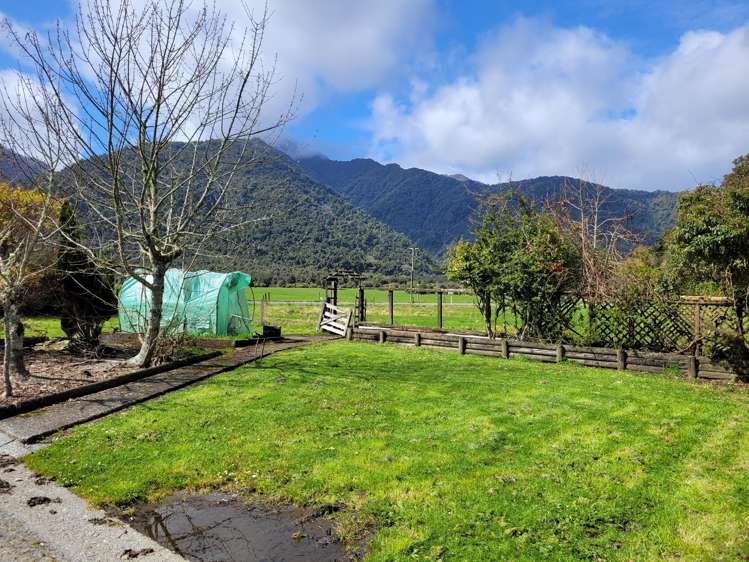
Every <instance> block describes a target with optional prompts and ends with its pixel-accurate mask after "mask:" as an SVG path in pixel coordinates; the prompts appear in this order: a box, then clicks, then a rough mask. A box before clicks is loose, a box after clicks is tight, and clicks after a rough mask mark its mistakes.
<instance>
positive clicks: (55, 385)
mask: <svg viewBox="0 0 749 562" xmlns="http://www.w3.org/2000/svg"><path fill="white" fill-rule="evenodd" d="M133 354H134V352H133V351H132V350H128V349H125V348H122V349H117V348H106V349H103V350H100V352H99V353H98V357H91V356H85V355H83V354H79V353H72V352H68V351H64V350H44V349H40V348H39V347H38V346H37V348H35V349H33V350H29V351H27V352H26V353H25V354H24V358H25V360H26V367H27V368H28V370H29V372H30V373H31V376H29V377H28V378H26V379H23V378H20V377H14V379H13V396H11V397H10V398H2V397H0V406H11V405H18V404H22V403H23V402H27V401H28V400H32V399H36V398H42V397H44V396H49V395H50V394H56V393H58V392H62V391H64V390H70V389H72V388H77V387H79V386H85V385H87V384H92V383H95V382H99V381H103V380H107V379H110V378H112V377H117V376H120V375H124V374H126V373H129V372H132V371H134V370H135V367H133V366H132V365H128V364H127V363H126V362H125V359H127V358H128V357H132V355H133Z"/></svg>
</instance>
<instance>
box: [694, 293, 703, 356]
mask: <svg viewBox="0 0 749 562" xmlns="http://www.w3.org/2000/svg"><path fill="white" fill-rule="evenodd" d="M701 337H702V308H701V307H700V303H695V305H694V342H695V344H694V354H695V355H699V354H700V338H701Z"/></svg>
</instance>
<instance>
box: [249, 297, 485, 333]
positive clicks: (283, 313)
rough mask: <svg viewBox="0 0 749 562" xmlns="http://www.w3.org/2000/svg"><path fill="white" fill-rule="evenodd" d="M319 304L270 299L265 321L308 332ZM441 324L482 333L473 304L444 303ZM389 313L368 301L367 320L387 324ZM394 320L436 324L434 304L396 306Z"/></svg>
mask: <svg viewBox="0 0 749 562" xmlns="http://www.w3.org/2000/svg"><path fill="white" fill-rule="evenodd" d="M321 306H322V305H318V304H303V303H293V304H279V303H274V302H271V303H269V304H267V305H266V307H265V323H266V324H273V325H279V326H281V327H282V330H283V333H284V334H288V335H291V334H296V335H309V334H314V333H316V331H317V324H318V322H319V320H320V307H321ZM259 314H260V307H259V305H258V306H257V307H256V308H255V315H256V316H255V317H256V318H257V321H258V322H259V321H260V316H259ZM442 314H443V316H442V322H443V327H444V328H446V329H448V330H462V331H466V330H468V331H478V332H483V326H484V324H483V319H482V318H481V313H480V312H479V310H478V309H477V308H476V307H475V306H472V305H465V304H461V305H457V304H456V305H445V306H444V308H443V313H442ZM387 320H388V312H387V305H385V304H381V303H380V304H377V303H375V304H372V303H370V304H368V305H367V321H368V322H377V323H387ZM395 323H396V324H397V325H400V326H421V327H427V328H434V327H436V326H437V307H436V306H435V305H429V304H425V305H411V304H408V303H397V304H396V305H395Z"/></svg>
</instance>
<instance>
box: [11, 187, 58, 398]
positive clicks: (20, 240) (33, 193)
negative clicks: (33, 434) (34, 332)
mask: <svg viewBox="0 0 749 562" xmlns="http://www.w3.org/2000/svg"><path fill="white" fill-rule="evenodd" d="M52 212H53V204H52V198H51V197H49V196H48V195H47V194H44V193H42V192H40V191H38V190H25V189H22V188H17V187H11V186H8V185H4V184H0V306H2V308H3V322H4V325H5V349H4V354H3V391H4V394H5V396H6V397H8V396H12V394H13V385H12V382H11V381H12V376H13V375H14V374H16V375H19V376H21V377H22V378H25V377H27V376H28V371H27V370H26V366H25V363H24V360H23V337H24V325H23V322H22V321H21V319H20V316H19V303H20V301H21V299H22V297H23V291H24V289H25V288H26V287H27V286H28V285H29V283H31V282H33V281H34V280H35V278H38V277H39V276H40V275H41V274H42V273H44V271H45V270H47V269H49V267H50V265H51V263H52V259H51V252H48V251H45V249H48V248H45V247H44V246H45V242H46V240H47V239H48V238H49V236H50V235H51V232H50V224H51V221H50V220H49V218H50V216H51V213H52Z"/></svg>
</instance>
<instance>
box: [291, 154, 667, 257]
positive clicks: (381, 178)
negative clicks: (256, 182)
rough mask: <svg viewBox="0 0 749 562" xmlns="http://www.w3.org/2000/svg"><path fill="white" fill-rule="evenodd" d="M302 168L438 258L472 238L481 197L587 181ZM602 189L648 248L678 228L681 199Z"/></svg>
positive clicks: (542, 192)
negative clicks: (503, 180)
mask: <svg viewBox="0 0 749 562" xmlns="http://www.w3.org/2000/svg"><path fill="white" fill-rule="evenodd" d="M297 162H298V163H299V164H300V166H301V167H302V169H304V170H305V171H306V172H307V173H308V174H309V175H310V177H311V178H312V179H314V180H316V181H319V182H320V183H324V184H326V185H328V186H330V187H331V188H332V189H334V190H335V191H337V192H338V193H340V194H341V195H343V196H344V197H346V198H348V199H349V200H350V201H351V202H352V203H353V204H354V205H355V206H357V207H361V208H363V209H365V210H367V211H368V212H369V213H370V214H371V215H372V216H374V217H376V218H378V219H379V220H381V221H383V222H385V223H387V224H388V225H390V226H391V227H393V228H394V229H396V230H398V231H400V232H403V233H404V234H406V235H407V236H409V237H410V238H411V239H413V240H414V241H416V242H417V243H418V244H419V245H420V246H422V247H423V248H425V249H426V250H427V251H429V252H431V253H432V254H434V255H441V254H443V253H444V252H445V251H446V249H447V248H448V247H449V246H450V244H452V243H453V242H455V241H456V240H458V239H460V238H464V237H470V219H471V216H472V215H473V213H474V211H475V206H476V195H477V194H481V193H487V192H492V191H493V192H497V191H504V190H508V189H509V188H510V186H512V188H513V189H515V190H516V191H517V192H519V193H520V194H522V195H524V196H526V197H528V198H529V199H531V200H534V201H542V200H544V199H548V198H554V199H558V198H559V195H560V193H561V191H562V189H563V187H564V186H565V185H567V184H570V183H572V184H574V183H575V182H579V181H581V180H579V179H578V178H572V177H568V176H539V177H536V178H529V179H524V180H517V181H513V182H512V183H511V184H510V183H509V182H506V183H498V184H486V183H482V182H478V181H476V180H471V179H470V178H467V177H466V176H463V175H462V174H459V177H457V178H456V177H453V176H451V175H443V174H437V173H435V172H430V171H429V170H423V169H421V168H403V167H401V166H400V165H398V164H381V163H379V162H377V161H375V160H373V159H371V158H355V159H352V160H344V161H340V160H332V159H330V158H325V157H320V156H313V157H307V158H298V159H297ZM602 187H603V188H604V192H605V195H606V197H608V202H607V203H608V204H607V209H606V211H605V213H606V214H607V216H628V217H631V218H630V219H629V220H628V227H629V228H630V229H632V230H633V231H634V232H635V233H637V234H638V235H640V236H641V237H642V239H643V241H644V242H646V243H652V242H654V241H655V240H657V239H658V238H660V237H661V236H662V235H663V233H664V232H665V231H666V230H667V229H668V228H670V227H671V226H672V225H673V224H674V221H675V212H676V200H677V198H678V193H676V192H670V191H664V190H655V191H645V190H637V189H616V188H611V187H607V186H602ZM446 202H447V203H446Z"/></svg>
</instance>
